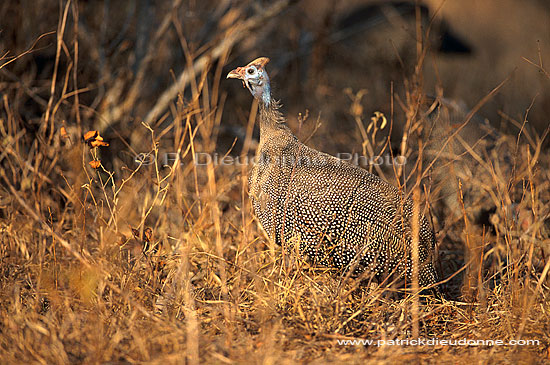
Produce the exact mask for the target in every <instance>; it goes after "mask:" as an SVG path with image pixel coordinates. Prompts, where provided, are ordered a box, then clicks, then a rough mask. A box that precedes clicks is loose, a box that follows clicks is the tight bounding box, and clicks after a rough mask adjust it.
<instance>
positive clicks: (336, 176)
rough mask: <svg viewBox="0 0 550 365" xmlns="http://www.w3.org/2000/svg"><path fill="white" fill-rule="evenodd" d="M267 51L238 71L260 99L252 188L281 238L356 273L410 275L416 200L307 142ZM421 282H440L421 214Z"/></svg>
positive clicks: (261, 215)
mask: <svg viewBox="0 0 550 365" xmlns="http://www.w3.org/2000/svg"><path fill="white" fill-rule="evenodd" d="M268 62H269V59H268V58H266V57H261V58H258V59H256V60H254V61H252V62H250V63H249V64H248V65H246V66H244V67H238V68H237V69H235V70H233V71H231V72H230V73H229V74H228V75H227V78H236V79H240V80H242V81H243V84H244V85H245V86H246V87H247V88H248V89H249V90H250V92H251V93H252V95H253V96H254V97H255V98H256V99H258V102H259V125H260V142H259V145H258V149H257V154H256V158H257V159H256V164H255V165H254V167H253V168H252V170H251V171H250V175H249V193H250V197H251V200H252V204H253V207H254V212H255V214H256V215H257V217H258V219H259V221H260V223H261V224H262V226H263V228H264V229H265V231H266V232H267V234H268V235H269V236H270V238H271V239H273V240H274V241H275V242H276V243H277V244H279V245H281V244H287V243H293V242H294V243H296V244H298V245H299V251H300V254H301V255H303V256H305V257H307V258H309V259H311V260H312V261H314V262H317V263H320V264H323V265H327V266H331V267H336V268H339V269H342V270H348V269H353V272H354V273H361V272H364V271H365V270H369V271H370V272H372V273H373V274H375V275H376V276H378V277H380V276H387V274H398V275H402V274H405V273H406V275H407V278H408V280H410V279H411V273H412V258H411V246H412V245H411V242H412V233H411V232H412V217H413V202H412V200H411V199H406V198H404V197H403V195H402V194H401V193H400V192H399V190H398V189H397V188H396V187H394V186H393V185H391V184H389V183H387V182H385V181H383V180H382V179H380V178H379V177H378V176H375V175H373V174H371V173H369V172H367V171H366V170H364V169H362V168H360V167H358V166H355V165H352V164H350V163H348V162H345V161H343V160H340V159H337V158H335V157H333V156H330V155H328V154H325V153H321V152H319V151H316V150H314V149H312V148H309V147H307V146H306V145H304V144H303V143H301V142H300V141H299V140H298V139H297V138H296V137H295V136H294V134H293V133H292V132H291V130H290V129H289V128H288V126H287V125H286V122H285V118H284V116H283V115H282V114H281V112H280V111H279V107H280V105H279V103H278V102H277V101H275V100H273V99H272V98H271V89H270V84H269V77H268V75H267V72H266V70H265V65H266V64H267V63H268ZM419 231H420V232H419V271H418V272H419V275H418V278H419V280H418V282H419V285H420V286H429V285H432V284H435V283H436V282H437V274H436V271H435V270H434V266H433V260H434V250H435V236H434V232H433V230H432V227H431V226H430V224H429V223H428V220H427V219H426V218H425V217H424V216H423V215H421V216H420V218H419Z"/></svg>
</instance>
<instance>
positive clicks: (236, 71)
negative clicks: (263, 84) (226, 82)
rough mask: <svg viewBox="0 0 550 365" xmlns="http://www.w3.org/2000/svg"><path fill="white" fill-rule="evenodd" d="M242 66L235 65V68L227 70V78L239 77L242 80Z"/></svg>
mask: <svg viewBox="0 0 550 365" xmlns="http://www.w3.org/2000/svg"><path fill="white" fill-rule="evenodd" d="M243 73H244V68H243V67H237V68H236V69H234V70H233V71H231V72H229V73H228V74H227V78H228V79H241V80H243V79H244V75H243Z"/></svg>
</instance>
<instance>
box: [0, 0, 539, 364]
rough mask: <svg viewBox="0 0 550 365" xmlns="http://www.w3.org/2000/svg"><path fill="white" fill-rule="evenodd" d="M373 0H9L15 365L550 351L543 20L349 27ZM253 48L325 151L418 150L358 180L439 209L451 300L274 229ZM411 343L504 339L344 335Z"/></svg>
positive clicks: (496, 6)
mask: <svg viewBox="0 0 550 365" xmlns="http://www.w3.org/2000/svg"><path fill="white" fill-rule="evenodd" d="M361 4H366V5H373V4H374V2H373V1H368V0H366V1H352V0H349V1H334V2H329V1H327V2H326V3H322V5H319V3H318V2H316V1H307V0H304V1H288V0H278V1H272V2H269V1H237V2H226V1H214V0H212V1H180V0H174V1H168V0H166V1H154V2H153V1H149V0H141V1H116V2H112V1H108V0H104V1H83V0H80V1H79V0H72V1H47V0H35V1H19V2H2V4H1V5H0V19H2V22H1V23H0V49H1V53H0V57H1V58H0V90H1V95H2V101H1V105H0V136H1V138H0V167H1V169H0V181H1V183H0V240H1V245H0V258H1V266H0V293H1V294H0V323H1V325H0V362H2V363H29V362H33V363H48V364H49V363H87V364H88V363H134V362H140V363H143V362H154V363H160V362H163V363H183V362H188V363H197V362H199V361H200V362H207V363H294V362H296V361H303V362H308V361H322V362H344V361H346V362H354V363H359V362H361V363H363V362H365V361H368V360H370V361H372V362H380V363H386V362H387V363H394V362H395V361H414V362H435V361H445V362H453V363H457V362H468V361H470V362H473V361H475V362H494V363H497V362H498V363H503V362H504V363H514V364H515V363H537V362H539V363H543V362H546V361H548V359H549V358H550V347H549V345H550V335H549V333H550V305H549V295H550V293H549V291H548V285H549V280H550V279H549V278H548V277H549V275H548V271H549V268H550V208H549V207H550V186H549V184H550V155H549V153H548V152H549V144H548V140H547V133H548V124H549V119H548V115H550V110H549V109H548V108H549V106H550V74H549V72H548V71H547V70H548V68H545V64H544V62H550V39H549V38H548V17H549V13H550V8H549V7H548V5H547V3H546V2H544V1H537V0H529V1H523V2H517V1H512V0H506V1H504V0H498V1H497V0H488V1H484V2H483V4H481V3H479V2H476V1H474V0H467V1H458V0H448V1H446V2H440V1H438V0H431V1H426V2H425V3H423V5H425V6H426V9H429V12H430V14H429V16H428V17H423V16H422V14H423V10H422V9H420V7H417V8H416V9H415V8H414V6H413V7H412V9H413V10H412V12H409V13H407V14H399V12H396V11H395V8H391V7H390V8H388V7H384V8H383V9H378V10H376V8H369V9H367V10H368V11H366V12H364V13H361V14H362V16H361V17H359V18H360V19H362V20H360V22H359V24H360V25H361V26H360V27H359V28H351V27H350V26H349V25H350V24H351V23H353V21H352V20H353V19H356V18H354V17H353V16H352V15H353V14H357V12H359V13H360V10H358V7H359V6H361ZM354 12H355V13H354ZM365 14H366V15H365ZM369 14H370V15H369ZM369 22H370V23H369ZM363 23H365V24H363ZM451 30H452V32H454V36H455V37H456V38H457V39H458V38H460V39H462V40H463V41H464V44H465V46H464V47H463V49H462V50H460V49H459V47H457V46H456V44H455V43H456V42H455V43H453V44H452V45H454V46H455V48H456V49H455V51H456V50H458V51H460V52H458V51H457V52H454V51H453V52H454V53H453V52H451V53H449V52H448V49H446V48H445V47H441V44H440V43H441V40H442V39H445V37H444V34H447V33H445V32H448V31H451ZM447 46H448V45H447ZM466 48H467V49H466ZM257 56H269V57H270V58H271V59H272V61H271V63H270V64H269V65H268V70H269V71H270V75H271V78H272V80H273V83H274V84H275V85H274V93H275V97H276V98H280V99H282V102H283V104H285V108H284V109H285V113H286V114H287V115H288V118H289V124H290V127H291V128H292V129H293V130H294V131H296V132H297V134H298V136H299V137H300V138H301V139H302V140H308V142H307V143H308V144H309V145H311V146H313V147H316V148H318V149H320V150H323V151H325V152H329V153H332V154H337V153H352V154H353V153H357V154H359V155H361V156H368V157H369V158H372V157H373V156H381V157H382V158H383V159H387V158H388V156H390V157H391V156H397V155H400V156H404V157H405V158H406V164H405V165H398V166H397V165H391V164H390V165H389V166H388V164H385V165H384V164H382V165H377V164H370V165H369V164H367V166H365V167H366V168H367V169H370V170H371V171H373V172H375V173H377V174H379V175H381V176H383V177H384V178H385V179H387V180H388V181H390V182H392V183H393V184H395V185H396V186H399V187H400V188H401V189H402V190H403V191H404V193H406V194H408V193H411V194H413V197H415V200H416V201H417V202H419V203H422V206H423V207H425V208H424V209H425V212H426V214H427V215H428V216H429V217H430V219H431V221H432V222H433V224H434V227H435V229H436V232H437V238H438V242H439V256H440V264H439V268H438V269H439V270H440V272H441V274H442V278H443V281H444V283H443V284H442V287H443V290H444V292H445V293H446V294H445V297H444V298H443V299H438V298H434V297H432V296H429V295H428V296H424V295H421V296H419V295H416V294H415V293H410V292H399V291H400V290H399V288H393V287H386V286H384V285H376V284H375V283H371V284H370V285H365V283H364V282H358V281H357V280H355V279H354V278H350V277H341V276H339V275H338V273H335V272H332V271H331V270H330V269H327V268H323V267H315V266H311V265H310V263H308V262H306V261H304V260H302V259H300V257H299V256H298V255H297V254H296V252H295V251H293V250H289V251H288V252H287V251H283V250H281V249H280V247H276V246H275V245H274V244H273V243H271V242H270V241H269V240H268V239H267V237H266V236H265V234H264V233H263V232H262V231H261V229H260V227H259V226H258V224H257V223H256V221H255V219H254V217H253V214H252V211H251V206H250V202H249V200H248V196H247V193H246V191H247V186H246V185H247V183H246V174H247V171H248V169H249V165H248V164H247V163H243V162H244V161H246V160H247V158H250V157H252V156H253V155H254V151H255V148H256V141H257V131H256V130H255V129H254V128H253V127H254V125H253V121H254V119H253V117H254V107H252V109H249V106H250V105H251V97H250V95H249V94H248V92H247V91H246V90H243V89H241V88H240V85H238V83H236V82H225V80H224V78H225V74H226V73H227V71H229V70H230V69H231V68H232V67H235V66H242V65H244V64H246V63H247V62H248V61H250V60H252V59H253V58H255V57H257ZM437 105H440V106H441V107H440V108H436V106H437ZM375 112H379V113H378V114H375V115H374V113H375ZM380 113H382V114H380ZM373 115H374V118H371V116H373ZM207 154H208V156H218V163H207V162H208V159H207V157H206V156H207ZM224 157H225V159H224ZM220 161H222V162H224V163H221V162H220ZM416 338H422V339H426V340H428V339H438V340H448V341H458V340H463V339H466V340H502V341H503V343H504V344H503V345H498V346H489V345H478V346H476V345H473V344H470V345H469V346H449V345H444V344H437V345H434V346H430V345H428V344H426V345H420V346H415V345H411V344H409V345H407V344H401V345H397V346H390V345H386V346H377V345H374V344H373V345H366V344H357V343H356V344H355V345H350V344H348V345H345V344H344V343H343V342H342V341H345V340H374V341H378V340H384V341H386V342H387V343H388V342H389V341H396V340H406V339H409V340H412V339H416ZM510 341H520V342H521V341H522V342H523V343H526V341H531V342H530V343H529V344H528V345H525V346H512V345H510Z"/></svg>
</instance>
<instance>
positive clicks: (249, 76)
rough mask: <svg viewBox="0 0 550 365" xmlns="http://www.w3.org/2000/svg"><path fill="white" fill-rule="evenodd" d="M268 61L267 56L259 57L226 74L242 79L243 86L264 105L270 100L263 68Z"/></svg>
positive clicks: (267, 81) (267, 80)
mask: <svg viewBox="0 0 550 365" xmlns="http://www.w3.org/2000/svg"><path fill="white" fill-rule="evenodd" d="M268 62H269V58H267V57H260V58H257V59H255V60H254V61H252V62H250V63H249V64H248V65H246V66H244V67H237V68H236V69H234V70H233V71H231V72H229V73H228V74H227V78H228V79H239V80H242V81H243V86H246V87H247V88H248V90H250V92H251V93H252V95H253V96H254V97H255V98H256V99H258V100H260V101H263V103H264V105H265V106H268V105H269V103H270V102H271V89H270V86H269V76H267V72H266V70H265V65H266V64H267V63H268Z"/></svg>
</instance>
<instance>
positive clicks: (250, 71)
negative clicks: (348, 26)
mask: <svg viewBox="0 0 550 365" xmlns="http://www.w3.org/2000/svg"><path fill="white" fill-rule="evenodd" d="M254 71H256V69H255V68H254V67H250V68H249V69H248V71H247V72H248V73H249V74H251V75H252V74H253V73H254Z"/></svg>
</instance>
